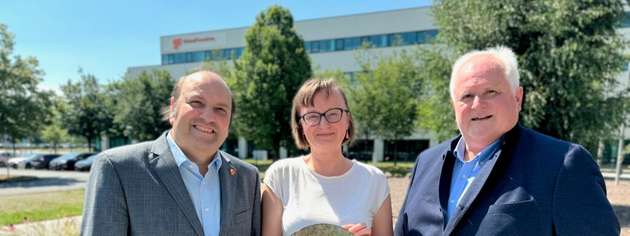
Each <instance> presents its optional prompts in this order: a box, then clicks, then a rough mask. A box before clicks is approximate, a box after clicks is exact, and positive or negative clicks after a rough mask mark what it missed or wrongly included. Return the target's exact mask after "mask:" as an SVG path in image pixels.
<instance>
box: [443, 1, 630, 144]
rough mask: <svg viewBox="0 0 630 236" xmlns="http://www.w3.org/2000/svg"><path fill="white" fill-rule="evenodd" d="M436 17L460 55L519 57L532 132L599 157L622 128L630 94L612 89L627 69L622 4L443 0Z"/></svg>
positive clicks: (526, 115) (447, 41) (525, 117)
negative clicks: (498, 51)
mask: <svg viewBox="0 0 630 236" xmlns="http://www.w3.org/2000/svg"><path fill="white" fill-rule="evenodd" d="M434 15H435V19H436V23H437V25H438V27H439V28H440V33H439V35H438V37H439V40H441V42H442V43H444V44H445V45H446V46H447V47H448V48H450V49H452V50H454V52H455V53H457V54H461V53H463V52H467V51H470V50H473V49H482V48H487V47H490V46H496V45H505V46H508V47H510V48H512V49H513V50H514V52H515V53H516V54H517V55H518V59H519V65H520V69H521V70H520V74H521V82H522V85H523V87H524V89H525V92H526V96H525V100H524V105H523V111H522V112H521V121H522V122H523V123H525V125H526V126H529V127H533V128H534V129H536V130H539V131H541V132H543V133H546V134H549V135H552V136H555V137H559V138H562V139H566V140H571V141H574V142H578V143H581V144H584V145H585V146H587V147H589V148H590V149H591V150H593V148H594V147H595V146H596V143H597V137H601V136H603V135H605V134H608V133H610V132H612V131H613V130H615V129H616V128H617V127H619V124H620V122H622V120H623V110H622V109H623V106H622V105H621V104H623V103H624V102H625V101H627V99H628V98H627V97H626V95H625V94H628V91H627V90H624V91H618V90H614V88H615V87H616V85H617V82H616V79H615V78H616V76H618V75H619V73H620V71H621V69H622V66H623V63H624V62H625V61H624V60H623V57H622V52H623V49H624V48H625V45H624V42H623V41H622V38H621V36H620V35H619V33H618V32H617V31H616V27H617V26H618V25H619V23H620V22H621V19H622V16H623V1H622V0H612V1H572V0H560V1H557V0H539V1H524V0H508V1H485V0H472V1H458V0H438V1H436V3H435V5H434Z"/></svg>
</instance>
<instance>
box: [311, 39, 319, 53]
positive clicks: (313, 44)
mask: <svg viewBox="0 0 630 236" xmlns="http://www.w3.org/2000/svg"><path fill="white" fill-rule="evenodd" d="M311 52H312V53H318V52H319V41H313V42H311Z"/></svg>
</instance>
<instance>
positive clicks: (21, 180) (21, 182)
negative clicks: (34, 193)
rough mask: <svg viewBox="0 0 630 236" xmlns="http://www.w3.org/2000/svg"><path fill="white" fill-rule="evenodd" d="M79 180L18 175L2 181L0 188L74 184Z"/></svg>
mask: <svg viewBox="0 0 630 236" xmlns="http://www.w3.org/2000/svg"><path fill="white" fill-rule="evenodd" d="M78 182H79V181H77V180H75V179H72V178H60V177H43V178H42V177H39V178H38V177H33V176H16V177H11V178H8V179H4V180H1V181H0V188H15V187H20V188H31V187H47V186H66V185H73V184H76V183H78Z"/></svg>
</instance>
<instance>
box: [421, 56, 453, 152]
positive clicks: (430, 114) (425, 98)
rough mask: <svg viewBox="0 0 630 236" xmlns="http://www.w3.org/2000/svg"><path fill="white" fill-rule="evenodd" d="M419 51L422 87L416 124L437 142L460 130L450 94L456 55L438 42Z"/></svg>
mask: <svg viewBox="0 0 630 236" xmlns="http://www.w3.org/2000/svg"><path fill="white" fill-rule="evenodd" d="M418 50H419V51H418V54H419V61H418V62H419V64H420V66H419V68H420V71H419V79H420V80H421V81H422V82H423V87H422V92H420V94H419V98H418V110H417V112H418V116H417V118H418V119H417V120H416V124H417V125H418V127H419V128H421V129H423V130H428V131H431V132H432V133H433V135H434V137H435V138H436V139H437V140H438V141H442V140H446V139H448V138H451V137H453V136H454V135H455V134H457V132H458V131H457V125H456V123H455V114H454V113H453V108H452V106H451V102H450V101H451V95H450V93H449V77H450V76H451V75H450V72H451V66H452V65H453V63H454V62H453V59H452V57H453V56H452V55H451V53H449V52H448V51H446V50H444V49H442V48H441V47H440V46H437V45H433V47H431V48H419V49H418Z"/></svg>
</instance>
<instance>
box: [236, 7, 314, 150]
mask: <svg viewBox="0 0 630 236" xmlns="http://www.w3.org/2000/svg"><path fill="white" fill-rule="evenodd" d="M245 42H246V47H245V51H244V52H243V55H242V57H241V58H240V59H239V60H238V61H236V63H235V75H234V77H233V78H232V79H229V84H230V87H231V88H232V91H233V92H234V95H235V97H236V101H237V104H238V106H239V107H238V111H237V114H236V116H235V119H236V120H235V121H236V123H235V126H236V129H237V131H238V133H239V134H240V135H242V136H243V137H245V138H247V139H249V140H253V141H254V143H255V144H256V145H257V146H258V147H260V148H268V149H271V157H272V158H277V157H278V155H277V154H278V150H279V147H281V146H284V147H287V148H291V147H293V145H291V143H292V142H291V129H290V126H289V124H290V123H289V121H290V111H291V101H292V99H293V96H294V95H295V93H296V91H297V89H298V88H299V87H300V85H301V84H302V83H303V82H304V81H305V80H306V79H308V78H310V77H311V74H312V72H311V64H310V60H309V57H308V55H307V54H306V52H305V51H304V41H303V40H302V38H301V37H300V36H299V35H297V33H296V32H295V29H294V28H293V17H292V16H291V14H290V13H289V11H288V10H286V9H284V8H282V7H279V6H272V7H270V8H268V9H267V10H265V11H264V12H262V13H260V14H259V15H258V16H257V17H256V22H255V23H254V25H253V26H252V27H251V28H250V29H248V30H247V33H246V34H245ZM228 78H229V77H228Z"/></svg>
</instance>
